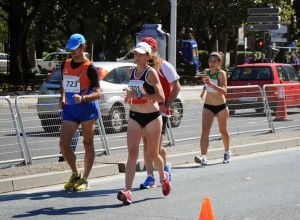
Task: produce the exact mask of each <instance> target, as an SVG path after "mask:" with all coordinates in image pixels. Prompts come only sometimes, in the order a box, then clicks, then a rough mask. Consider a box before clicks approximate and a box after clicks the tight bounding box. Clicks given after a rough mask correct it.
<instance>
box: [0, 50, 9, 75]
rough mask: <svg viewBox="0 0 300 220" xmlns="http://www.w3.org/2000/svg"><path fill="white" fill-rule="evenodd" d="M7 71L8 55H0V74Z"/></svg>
mask: <svg viewBox="0 0 300 220" xmlns="http://www.w3.org/2000/svg"><path fill="white" fill-rule="evenodd" d="M7 70H9V55H8V54H6V53H0V72H7Z"/></svg>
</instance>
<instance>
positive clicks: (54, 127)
mask: <svg viewBox="0 0 300 220" xmlns="http://www.w3.org/2000/svg"><path fill="white" fill-rule="evenodd" d="M58 100H59V99H58V95H43V96H40V95H28V96H18V97H17V98H16V100H15V105H16V112H17V115H18V118H19V123H20V131H21V134H22V136H23V140H24V145H25V149H27V154H28V157H29V163H30V164H32V163H33V160H40V159H46V158H54V157H58V156H59V154H60V152H59V147H58V146H59V134H60V131H59V130H60V124H61V111H60V110H59V109H58ZM100 127H101V126H100V122H97V132H96V135H95V139H94V144H95V151H96V153H98V152H104V153H107V145H106V142H105V138H104V135H103V130H102V129H101V128H100ZM76 145H77V146H76ZM75 146H76V154H77V155H81V154H84V148H83V144H82V137H81V132H80V128H79V130H78V131H77V132H76V133H75V135H74V137H73V148H74V147H75Z"/></svg>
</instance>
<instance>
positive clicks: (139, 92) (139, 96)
mask: <svg viewBox="0 0 300 220" xmlns="http://www.w3.org/2000/svg"><path fill="white" fill-rule="evenodd" d="M136 97H137V98H138V99H141V98H142V97H143V93H142V92H141V91H138V92H137V93H136Z"/></svg>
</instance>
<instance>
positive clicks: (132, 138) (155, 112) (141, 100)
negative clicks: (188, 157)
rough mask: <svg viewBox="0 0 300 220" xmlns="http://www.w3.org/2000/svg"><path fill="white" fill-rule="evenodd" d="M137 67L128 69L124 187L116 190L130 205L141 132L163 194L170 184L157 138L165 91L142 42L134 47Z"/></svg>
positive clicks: (166, 192)
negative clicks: (149, 62) (126, 148)
mask: <svg viewBox="0 0 300 220" xmlns="http://www.w3.org/2000/svg"><path fill="white" fill-rule="evenodd" d="M133 53H134V59H135V62H136V64H137V66H136V67H134V68H132V69H129V70H128V75H130V81H129V83H128V87H129V89H128V90H127V92H126V95H125V102H127V103H129V104H130V113H129V120H128V128H127V145H128V160H127V163H126V173H125V189H124V190H122V191H120V192H119V193H118V199H119V200H120V201H122V202H123V204H124V205H130V204H131V203H132V200H131V188H132V183H133V179H134V176H135V170H136V162H137V159H138V155H139V144H140V141H141V138H142V136H143V133H144V135H145V136H146V137H147V140H148V146H151V147H149V149H148V156H149V158H150V159H151V160H152V161H153V162H154V164H155V166H156V168H157V170H158V172H159V176H160V182H161V185H162V192H163V195H165V196H167V195H169V193H170V191H171V184H170V182H169V175H168V173H167V172H165V171H164V162H163V159H162V157H161V156H160V155H159V139H160V134H161V128H162V118H161V115H160V113H159V106H158V102H159V101H164V92H163V89H162V86H161V84H160V81H159V77H158V74H157V72H156V70H155V69H154V68H152V67H150V66H148V64H147V63H148V60H149V58H150V55H151V47H150V45H149V44H147V43H145V42H141V43H139V44H137V45H136V46H135V48H134V50H133Z"/></svg>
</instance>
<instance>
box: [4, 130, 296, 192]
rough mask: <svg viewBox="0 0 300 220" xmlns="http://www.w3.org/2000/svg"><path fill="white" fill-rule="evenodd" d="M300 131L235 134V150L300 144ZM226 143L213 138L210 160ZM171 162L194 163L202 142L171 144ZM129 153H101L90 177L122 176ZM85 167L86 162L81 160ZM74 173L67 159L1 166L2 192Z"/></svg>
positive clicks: (140, 166) (235, 152)
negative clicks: (3, 167)
mask: <svg viewBox="0 0 300 220" xmlns="http://www.w3.org/2000/svg"><path fill="white" fill-rule="evenodd" d="M299 136H300V131H299V130H295V131H290V130H289V131H287V130H285V131H280V132H279V131H278V132H276V133H275V134H258V135H252V136H245V135H244V136H242V135H241V136H233V137H232V141H231V146H232V147H231V151H232V155H233V158H232V160H233V162H234V156H239V155H243V154H251V153H258V152H263V151H271V150H277V149H286V148H290V147H298V146H300V137H299ZM222 146H223V144H222V141H221V140H212V141H211V142H210V148H209V151H208V159H220V160H222V158H223V153H224V149H223V147H222ZM167 151H168V161H169V162H171V164H172V165H173V166H174V165H179V164H184V163H193V162H194V157H195V155H199V154H200V149H199V144H197V145H184V146H173V147H167ZM139 158H140V159H139V161H138V163H137V171H142V170H144V163H143V152H142V150H140V156H139ZM126 160H127V154H126V153H123V154H112V155H108V156H105V155H103V156H97V157H96V158H95V163H94V167H93V169H92V172H91V174H90V178H100V177H104V176H112V175H118V174H119V173H122V172H124V170H125V164H126ZM78 166H79V167H80V168H81V169H82V167H83V162H82V161H78ZM69 175H70V170H69V166H68V165H67V164H66V162H61V163H58V162H54V163H47V164H34V165H29V166H21V167H12V168H6V169H0V194H1V193H6V192H12V191H18V190H24V189H30V188H36V187H43V186H49V185H56V184H62V183H64V182H65V181H66V180H67V179H68V178H69Z"/></svg>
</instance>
